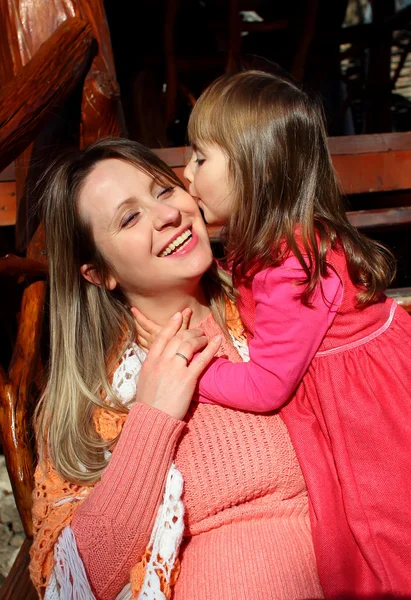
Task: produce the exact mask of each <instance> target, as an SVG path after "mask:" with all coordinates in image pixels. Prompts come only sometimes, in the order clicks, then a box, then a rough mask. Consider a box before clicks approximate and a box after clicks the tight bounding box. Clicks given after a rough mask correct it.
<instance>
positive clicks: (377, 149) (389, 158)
mask: <svg viewBox="0 0 411 600" xmlns="http://www.w3.org/2000/svg"><path fill="white" fill-rule="evenodd" d="M328 143H329V147H330V151H331V156H332V160H333V164H334V166H335V168H336V171H337V175H338V177H339V180H340V182H341V189H342V192H343V193H344V194H346V195H350V194H364V193H369V192H383V191H400V190H411V168H410V166H411V132H401V133H386V134H373V135H352V136H341V137H330V138H328ZM155 152H156V154H158V156H160V158H162V159H163V160H164V161H165V162H166V163H167V164H169V165H170V166H171V167H172V168H173V169H174V170H175V172H176V173H177V175H178V176H179V177H180V179H182V180H183V181H184V175H183V173H184V167H185V165H186V164H187V162H188V160H189V158H190V153H191V150H190V148H189V147H186V146H183V147H177V148H156V149H155ZM12 174H13V171H12V165H11V166H10V167H8V169H7V170H6V171H3V173H0V206H6V205H7V206H9V204H10V198H11V199H13V196H11V195H10V194H12V193H13V191H14V188H13V187H10V185H6V184H5V183H2V181H3V182H4V181H8V178H10V175H12ZM11 185H12V186H13V185H14V184H11ZM7 210H9V209H7ZM8 214H12V213H8ZM404 214H405V213H403V215H402V217H404ZM374 216H376V215H374ZM380 216H381V215H380ZM0 218H1V217H0ZM361 218H362V219H363V217H361ZM8 222H9V221H8ZM0 224H4V223H3V222H2V221H1V220H0Z"/></svg>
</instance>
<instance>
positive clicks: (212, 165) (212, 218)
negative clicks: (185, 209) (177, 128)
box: [184, 144, 234, 225]
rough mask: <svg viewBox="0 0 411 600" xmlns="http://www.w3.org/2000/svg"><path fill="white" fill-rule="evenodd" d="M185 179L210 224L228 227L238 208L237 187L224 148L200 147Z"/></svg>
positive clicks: (188, 166)
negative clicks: (235, 188)
mask: <svg viewBox="0 0 411 600" xmlns="http://www.w3.org/2000/svg"><path fill="white" fill-rule="evenodd" d="M184 177H185V178H186V179H188V181H189V182H190V185H189V188H188V189H189V192H190V194H191V195H192V196H195V197H196V198H198V204H199V206H200V208H201V209H202V210H203V212H204V217H205V220H206V221H207V223H208V224H209V225H225V224H226V223H227V221H228V219H229V217H230V216H231V214H232V210H233V207H234V186H233V184H232V181H231V175H230V173H229V169H228V158H227V156H226V154H225V153H224V152H223V150H222V149H221V148H220V146H217V145H216V144H201V145H200V146H199V145H197V144H196V145H195V146H194V148H193V154H192V156H191V159H190V162H189V163H188V165H187V166H186V168H185V171H184Z"/></svg>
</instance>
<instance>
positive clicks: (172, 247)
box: [159, 229, 192, 258]
mask: <svg viewBox="0 0 411 600" xmlns="http://www.w3.org/2000/svg"><path fill="white" fill-rule="evenodd" d="M191 237H192V236H191V231H190V230H189V229H187V230H186V231H184V233H182V234H181V235H179V236H178V238H176V239H175V240H174V241H172V242H171V244H169V245H168V246H167V248H165V249H164V250H163V251H162V253H161V254H160V255H159V256H160V258H162V257H163V256H168V255H169V254H171V253H172V252H175V251H176V250H182V248H184V247H185V246H186V245H187V244H188V241H189V240H190V238H191Z"/></svg>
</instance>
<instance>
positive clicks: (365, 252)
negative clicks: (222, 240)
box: [188, 70, 394, 305]
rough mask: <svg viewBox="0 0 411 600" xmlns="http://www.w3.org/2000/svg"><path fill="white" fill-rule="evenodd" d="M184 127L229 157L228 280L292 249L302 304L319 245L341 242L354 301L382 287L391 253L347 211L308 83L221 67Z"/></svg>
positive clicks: (323, 269) (321, 263)
mask: <svg viewBox="0 0 411 600" xmlns="http://www.w3.org/2000/svg"><path fill="white" fill-rule="evenodd" d="M188 136H189V139H190V143H191V144H192V145H193V147H195V146H196V144H198V145H200V146H201V144H207V143H208V144H210V143H214V144H217V145H218V146H220V147H221V148H222V149H223V150H224V152H225V153H226V155H227V157H228V162H229V171H230V175H231V180H232V183H233V189H234V196H235V198H236V202H235V206H234V207H233V212H232V215H231V217H230V219H229V222H228V224H227V226H226V232H225V233H226V250H227V260H228V261H229V262H231V263H232V265H233V269H232V272H233V278H234V283H236V282H238V280H239V279H241V278H242V277H244V276H246V275H247V273H250V271H251V272H252V270H253V268H258V269H260V268H265V267H268V266H277V265H279V264H281V262H282V261H283V260H284V258H285V257H286V256H287V254H288V253H292V254H294V255H295V256H296V257H297V258H298V260H299V262H300V264H301V267H302V269H303V270H304V272H305V274H306V277H305V280H304V282H303V285H304V288H303V291H302V293H301V299H302V302H303V303H305V304H309V303H310V298H311V296H312V293H313V291H314V289H315V288H316V286H317V285H318V283H319V282H320V279H321V277H326V276H327V264H326V257H327V251H328V250H329V249H330V248H337V247H338V246H341V247H342V249H343V250H344V252H345V255H346V260H347V265H348V271H349V275H350V277H351V279H352V281H353V283H354V284H355V285H357V286H358V288H359V293H358V296H357V298H358V303H359V304H363V305H364V304H367V303H369V302H372V301H375V300H377V299H378V297H379V296H380V294H381V292H382V291H383V290H385V289H386V288H387V287H388V285H389V284H390V282H391V281H392V279H393V277H394V267H393V258H392V256H391V254H390V253H389V251H388V250H386V249H385V248H384V247H383V246H381V245H380V244H379V243H377V242H375V241H372V240H370V239H368V238H366V237H365V236H364V235H362V234H361V233H359V232H358V231H357V229H355V228H354V227H353V226H352V225H351V224H350V223H349V221H348V219H347V217H346V214H345V208H344V203H343V200H342V197H341V193H340V191H339V186H338V183H337V179H336V175H335V172H334V168H333V165H332V162H331V157H330V153H329V150H328V144H327V134H326V129H325V125H324V116H323V110H322V106H321V103H320V101H319V100H318V98H317V97H316V96H315V95H314V94H313V93H311V92H307V91H305V90H303V89H302V87H301V86H300V85H299V84H298V83H297V82H295V81H293V80H291V78H288V77H287V76H284V75H282V74H281V75H276V74H271V73H265V72H262V71H254V70H253V71H244V72H240V73H236V74H234V75H223V76H222V77H220V78H219V79H217V80H216V81H214V82H213V83H212V84H211V85H210V86H209V87H208V88H207V89H206V90H205V91H204V92H203V93H202V94H201V96H200V97H199V99H198V101H197V102H196V104H195V106H194V108H193V111H192V113H191V115H190V119H189V124H188ZM296 232H298V235H297V236H296Z"/></svg>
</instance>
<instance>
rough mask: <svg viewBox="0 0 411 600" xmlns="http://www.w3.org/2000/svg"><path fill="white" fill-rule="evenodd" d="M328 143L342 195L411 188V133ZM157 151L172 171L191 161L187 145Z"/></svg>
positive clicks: (356, 136) (330, 140)
mask: <svg viewBox="0 0 411 600" xmlns="http://www.w3.org/2000/svg"><path fill="white" fill-rule="evenodd" d="M328 144H329V148H330V152H331V157H332V161H333V164H334V167H335V169H336V171H337V175H338V178H339V180H340V183H341V190H342V192H343V194H346V195H350V194H363V193H369V192H383V191H394V190H408V189H411V169H410V168H409V166H410V165H411V132H400V133H397V132H395V133H384V134H370V135H350V136H348V135H347V136H340V137H330V138H328ZM155 152H156V153H157V154H158V156H160V158H162V159H163V160H164V161H165V162H166V163H167V164H169V165H170V166H171V167H173V168H175V167H183V166H184V165H186V164H187V162H188V160H189V158H190V149H189V148H188V147H185V146H184V147H179V148H156V149H155ZM180 173H181V171H180Z"/></svg>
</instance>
